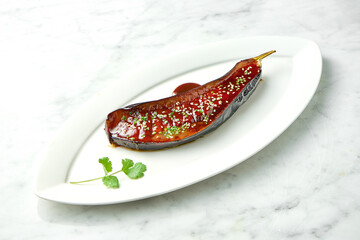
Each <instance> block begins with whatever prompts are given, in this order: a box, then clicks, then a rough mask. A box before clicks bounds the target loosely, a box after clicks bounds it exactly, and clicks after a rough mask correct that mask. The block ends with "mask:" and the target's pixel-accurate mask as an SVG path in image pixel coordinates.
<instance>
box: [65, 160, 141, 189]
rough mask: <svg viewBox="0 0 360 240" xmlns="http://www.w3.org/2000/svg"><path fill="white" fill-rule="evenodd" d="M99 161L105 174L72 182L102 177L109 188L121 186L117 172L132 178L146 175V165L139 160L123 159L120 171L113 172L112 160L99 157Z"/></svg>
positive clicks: (90, 180)
mask: <svg viewBox="0 0 360 240" xmlns="http://www.w3.org/2000/svg"><path fill="white" fill-rule="evenodd" d="M99 163H100V164H101V165H102V166H103V168H104V172H105V176H103V177H98V178H93V179H89V180H84V181H79V182H70V183H71V184H79V183H86V182H92V181H95V180H100V179H102V182H103V184H104V185H105V186H106V187H108V188H119V187H120V184H119V179H118V178H117V177H116V176H114V175H115V174H117V173H120V172H123V173H124V174H125V175H127V176H128V177H129V178H130V179H138V178H142V177H143V176H144V172H146V165H145V164H143V163H141V162H137V163H135V164H134V162H133V161H132V160H131V159H128V158H125V159H122V168H121V170H119V171H116V172H113V173H111V172H112V170H113V168H112V162H111V161H110V160H109V158H108V157H103V158H100V159H99Z"/></svg>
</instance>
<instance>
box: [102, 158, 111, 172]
mask: <svg viewBox="0 0 360 240" xmlns="http://www.w3.org/2000/svg"><path fill="white" fill-rule="evenodd" d="M99 163H101V164H102V165H103V167H104V171H105V175H108V173H109V172H111V171H112V163H111V161H110V160H109V158H108V157H103V158H100V159H99Z"/></svg>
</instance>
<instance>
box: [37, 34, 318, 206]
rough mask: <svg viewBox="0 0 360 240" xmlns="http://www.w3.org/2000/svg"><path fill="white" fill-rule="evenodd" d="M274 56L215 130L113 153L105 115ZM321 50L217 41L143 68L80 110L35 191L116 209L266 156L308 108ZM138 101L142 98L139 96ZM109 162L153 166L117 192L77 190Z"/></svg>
mask: <svg viewBox="0 0 360 240" xmlns="http://www.w3.org/2000/svg"><path fill="white" fill-rule="evenodd" d="M270 50H276V51H277V52H276V53H275V54H273V55H272V56H270V57H268V58H266V59H264V60H263V75H262V78H263V79H264V81H262V82H261V83H260V84H259V86H258V88H257V90H256V91H255V92H254V94H253V95H252V96H251V98H250V99H249V100H248V101H247V102H246V103H245V104H244V105H243V106H242V107H240V109H239V110H238V111H237V112H236V113H235V114H234V115H233V117H232V118H230V119H229V120H228V121H227V122H226V123H225V124H223V125H222V126H221V127H220V128H219V129H217V130H216V131H214V132H212V133H210V134H208V135H206V136H204V137H203V138H200V139H198V140H196V141H194V142H192V143H189V144H185V145H183V146H180V147H176V148H172V149H167V150H161V151H153V152H137V151H132V150H128V149H125V148H112V147H110V146H109V143H108V140H107V138H106V136H105V133H104V130H103V128H104V119H105V118H106V116H107V114H108V113H109V112H111V111H113V110H115V109H117V108H119V107H121V106H125V105H126V104H129V103H133V102H138V101H146V100H154V99H158V98H162V97H166V96H169V95H171V93H172V91H173V90H174V89H175V88H176V86H178V85H180V84H182V83H185V82H198V83H205V82H208V81H210V80H213V79H216V78H218V77H220V76H222V75H223V74H225V73H226V72H227V71H228V70H230V69H231V68H232V67H233V65H234V64H235V63H236V62H237V61H240V60H242V59H245V58H250V57H255V56H257V55H259V54H262V53H264V52H267V51H270ZM321 68H322V59H321V54H320V50H319V47H318V46H317V45H316V44H315V43H314V42H312V41H309V40H306V39H299V38H292V37H250V38H242V39H235V40H229V41H223V42H217V43H212V44H208V45H204V46H201V47H198V48H196V49H192V50H189V51H185V52H181V53H178V54H175V55H173V56H170V57H167V58H164V59H161V60H157V61H154V62H152V63H150V64H148V65H146V66H139V67H137V69H136V71H133V72H131V73H130V74H129V75H128V76H126V77H119V81H118V82H116V83H115V84H113V85H112V86H110V87H109V88H107V89H105V90H104V91H102V92H100V93H99V94H98V95H97V96H96V97H94V98H93V99H91V100H90V101H89V102H88V103H87V104H86V105H85V106H84V107H83V108H81V109H80V110H79V111H78V112H77V113H76V114H75V115H74V116H73V117H72V118H71V119H69V121H68V122H67V123H66V124H65V126H64V128H63V129H62V130H61V131H60V132H59V134H58V136H57V137H56V139H55V140H54V141H53V142H52V143H51V144H50V145H49V146H48V147H47V148H46V149H45V151H44V152H43V154H42V155H41V159H40V166H39V168H38V173H37V177H36V180H35V193H36V194H37V195H38V196H39V197H41V198H44V199H48V200H53V201H57V202H62V203H69V204H84V205H93V204H112V203H121V202H127V201H132V200H137V199H143V198H147V197H151V196H156V195H159V194H163V193H167V192H170V191H174V190H176V189H179V188H182V187H185V186H188V185H190V184H193V183H196V182H199V181H201V180H203V179H206V178H209V177H211V176H213V175H215V174H218V173H220V172H223V171H225V170H227V169H229V168H231V167H233V166H235V165H237V164H239V163H240V162H242V161H244V160H245V159H247V158H249V157H250V156H252V155H254V154H255V153H256V152H258V151H260V150H261V149H262V148H264V147H265V146H266V145H268V144H269V143H270V142H271V141H273V140H274V139H275V138H276V137H277V136H279V135H280V134H281V133H282V132H283V131H284V130H285V129H286V128H287V127H288V126H289V125H290V124H291V123H292V122H293V121H294V120H295V119H296V118H297V117H298V116H299V115H300V113H301V112H302V111H303V110H304V108H305V107H306V105H307V104H308V103H309V101H310V99H311V98H312V96H313V94H314V93H315V90H316V88H317V86H318V83H319V80H320V76H321ZM135 96H136V98H134V97H135ZM104 156H108V157H109V158H110V160H112V162H113V165H114V170H117V169H120V168H121V159H122V158H130V159H133V160H134V161H135V162H138V161H141V162H143V163H144V164H146V165H147V168H148V171H147V172H146V173H145V177H144V178H142V179H139V180H130V179H127V178H126V176H123V175H121V174H119V175H118V177H119V181H120V185H121V186H120V188H119V189H107V188H106V187H105V186H103V185H102V182H101V181H95V182H91V183H87V184H80V185H73V184H69V183H68V182H69V181H80V180H86V179H90V178H94V177H100V176H102V175H103V168H102V166H101V165H100V164H99V163H98V159H99V158H101V157H104Z"/></svg>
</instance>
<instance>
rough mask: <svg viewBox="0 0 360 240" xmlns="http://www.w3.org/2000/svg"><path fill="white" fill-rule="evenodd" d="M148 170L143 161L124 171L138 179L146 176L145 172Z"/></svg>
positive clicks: (130, 176)
mask: <svg viewBox="0 0 360 240" xmlns="http://www.w3.org/2000/svg"><path fill="white" fill-rule="evenodd" d="M145 171H146V166H145V165H144V164H142V163H141V162H138V163H135V165H134V166H133V167H131V168H129V169H128V170H127V172H125V171H124V173H125V174H126V175H127V176H128V177H129V178H131V179H138V178H142V177H143V176H144V172H145Z"/></svg>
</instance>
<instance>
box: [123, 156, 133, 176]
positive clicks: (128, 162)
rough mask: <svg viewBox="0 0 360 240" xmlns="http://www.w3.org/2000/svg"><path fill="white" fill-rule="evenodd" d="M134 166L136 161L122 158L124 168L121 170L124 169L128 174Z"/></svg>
mask: <svg viewBox="0 0 360 240" xmlns="http://www.w3.org/2000/svg"><path fill="white" fill-rule="evenodd" d="M132 166H134V162H133V161H132V160H131V159H128V158H125V159H123V160H122V168H121V171H123V172H124V173H125V174H126V175H127V173H128V172H129V168H131V167H132Z"/></svg>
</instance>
